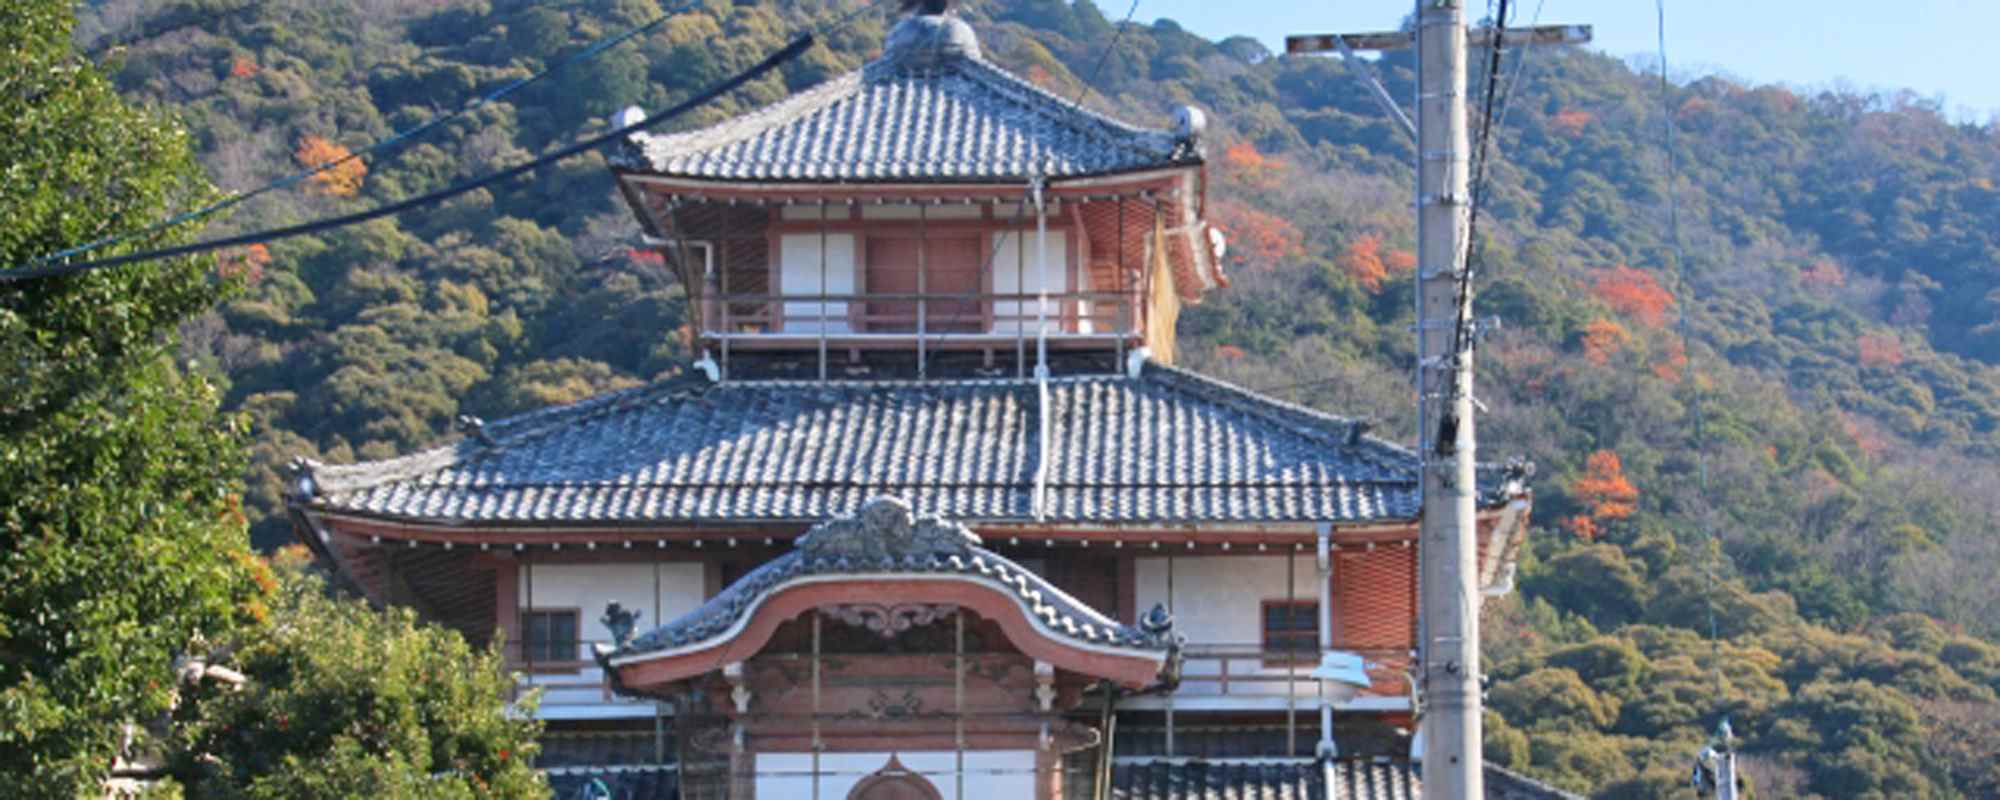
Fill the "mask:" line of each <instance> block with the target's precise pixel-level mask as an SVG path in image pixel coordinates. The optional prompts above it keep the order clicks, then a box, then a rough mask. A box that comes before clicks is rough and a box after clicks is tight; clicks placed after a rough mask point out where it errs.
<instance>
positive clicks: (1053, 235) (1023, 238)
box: [993, 230, 1070, 334]
mask: <svg viewBox="0 0 2000 800" xmlns="http://www.w3.org/2000/svg"><path fill="white" fill-rule="evenodd" d="M995 238H996V240H997V241H996V242H995V245H994V248H993V250H994V255H993V293H994V294H1036V293H1038V292H1044V291H1046V292H1048V293H1050V294H1057V293H1062V292H1067V291H1069V290H1070V289H1069V236H1068V235H1066V234H1065V233H1064V232H1063V231H1059V230H1051V231H1049V232H1048V242H1047V245H1048V253H1047V255H1048V263H1047V267H1046V269H1044V268H1043V266H1042V262H1041V261H1040V259H1039V257H1038V255H1037V252H1036V249H1035V234H1034V233H1033V232H1032V231H1030V232H1026V233H1001V234H995ZM1023 247H1025V248H1027V249H1026V251H1025V252H1024V251H1023V250H1022V248H1023ZM1036 313H1037V312H1036V310H1035V301H1033V300H1027V301H1016V300H995V301H993V314H994V317H995V319H994V320H993V332H994V333H1022V332H1026V333H1029V334H1033V333H1035V332H1036V330H1037V329H1036V323H1035V318H1034V315H1035V314H1036ZM1041 313H1046V314H1047V315H1048V320H1049V332H1050V333H1057V332H1060V331H1061V330H1062V327H1061V326H1062V304H1061V303H1060V302H1057V301H1055V300H1050V301H1048V303H1046V304H1044V309H1043V311H1042V312H1041ZM1014 314H1019V315H1022V317H1023V318H1022V319H1009V318H1008V316H1009V315H1014Z"/></svg>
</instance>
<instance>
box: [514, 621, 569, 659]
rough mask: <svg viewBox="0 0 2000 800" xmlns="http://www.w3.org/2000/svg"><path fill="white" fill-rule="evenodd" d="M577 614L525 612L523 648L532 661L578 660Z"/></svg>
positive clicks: (522, 629)
mask: <svg viewBox="0 0 2000 800" xmlns="http://www.w3.org/2000/svg"><path fill="white" fill-rule="evenodd" d="M576 621H577V613H576V612H575V611H523V612H521V649H522V651H523V652H524V653H526V654H527V660H529V661H536V662H540V661H575V660H576V649H577V647H576V645H577V642H576Z"/></svg>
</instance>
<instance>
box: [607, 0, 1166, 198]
mask: <svg viewBox="0 0 2000 800" xmlns="http://www.w3.org/2000/svg"><path fill="white" fill-rule="evenodd" d="M1199 118H1200V114H1199V113H1198V112H1184V119H1187V120H1189V122H1188V124H1186V125H1184V126H1183V127H1184V128H1185V130H1184V131H1183V132H1181V133H1169V132H1166V131H1158V130H1148V129H1144V128H1138V127H1134V126H1131V125H1127V124H1125V123H1122V122H1119V121H1117V120H1114V119H1111V118H1110V117H1106V116H1104V115H1101V114H1098V113H1096V112H1093V111H1091V110H1089V109H1086V108H1084V107H1083V106H1080V105H1077V104H1076V103H1072V102H1070V101H1068V100H1065V99H1063V98H1060V97H1057V96H1055V95H1053V94H1050V93H1049V92H1046V91H1043V90H1042V89H1040V88H1038V87H1036V86H1035V85H1034V84H1031V83H1029V82H1027V81H1025V80H1022V79H1020V78H1017V77H1015V76H1014V75H1012V74H1009V73H1008V72H1006V71H1004V70H1002V69H1000V68H998V67H995V66H993V65H992V64H990V63H988V62H987V61H986V60H985V59H984V57H982V56H981V54H980V49H979V41H978V39H977V37H975V36H974V35H973V33H972V28H971V26H969V25H967V24H966V23H965V22H964V21H962V20H960V19H958V18H956V17H954V16H950V15H942V16H939V15H927V14H919V15H917V16H913V17H909V18H907V19H904V20H903V21H902V22H900V23H898V24H897V25H896V26H895V28H894V29H892V30H891V31H890V32H889V36H888V39H887V40H886V42H885V43H884V45H883V52H882V57H881V58H879V59H877V60H875V61H873V62H870V63H869V64H868V65H867V66H865V67H863V68H862V69H860V70H856V71H854V72H850V73H847V74H846V75H842V76H840V77H839V78H835V79H833V80H831V81H828V82H826V83H824V84H821V85H819V86H817V87H814V88H812V89H809V90H807V91H804V92H801V93H799V94H796V95H793V96H791V97H789V98H786V99H784V100H782V101H779V102H778V103H777V104H775V105H772V106H769V107H766V108H764V109H762V110H760V111H756V112H753V113H750V114H746V115H743V116H740V117H736V118H734V119H731V120H729V121H726V122H723V123H720V124H717V125H714V126H711V127H708V128H703V129H701V130H696V131H689V132H685V133H677V134H668V135H641V136H637V137H634V139H633V141H634V143H635V146H636V155H637V156H638V158H628V159H627V160H626V162H625V164H626V165H627V166H630V167H635V168H637V169H639V170H641V171H646V172H652V173H656V174H660V175H666V176H673V177H684V178H697V179H709V180H720V181H783V182H789V183H797V182H838V183H853V182H880V181H898V182H900V181H922V182H967V181H972V182H983V183H991V182H1009V183H1011V182H1020V181H1026V180H1028V179H1030V178H1032V177H1035V176H1042V177H1045V178H1051V179H1060V178H1074V177H1081V176H1086V175H1101V174H1107V173H1119V172H1129V171H1133V170H1141V169H1149V168H1155V167H1163V166H1175V165H1183V164H1195V163H1199V162H1200V160H1201V157H1200V154H1199V148H1198V141H1197V139H1198V135H1199V132H1200V131H1199V128H1200V122H1199Z"/></svg>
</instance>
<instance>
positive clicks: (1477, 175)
mask: <svg viewBox="0 0 2000 800" xmlns="http://www.w3.org/2000/svg"><path fill="white" fill-rule="evenodd" d="M1507 2H1508V0H1500V13H1499V14H1497V15H1495V16H1494V18H1493V22H1492V25H1491V26H1490V27H1491V28H1492V29H1493V39H1492V42H1491V43H1490V44H1489V45H1488V50H1489V52H1490V53H1491V56H1490V60H1489V61H1488V63H1487V68H1486V87H1485V89H1484V90H1483V91H1482V99H1481V101H1480V104H1481V106H1482V112H1481V114H1480V123H1479V140H1478V144H1477V145H1476V148H1475V150H1474V151H1473V173H1474V175H1473V179H1472V190H1471V194H1472V197H1471V202H1470V206H1471V208H1470V209H1468V212H1469V219H1467V220H1466V228H1465V239H1464V241H1462V242H1459V243H1458V246H1459V247H1460V248H1463V252H1464V253H1465V260H1464V261H1463V262H1462V264H1463V266H1462V267H1461V268H1460V269H1459V272H1458V275H1457V276H1456V281H1455V283H1456V295H1457V296H1456V298H1455V299H1454V301H1453V303H1452V308H1453V312H1452V325H1451V350H1450V351H1449V357H1448V360H1447V362H1446V365H1448V366H1451V367H1453V368H1454V370H1455V369H1456V367H1457V365H1458V364H1460V363H1462V362H1463V360H1464V359H1465V358H1467V357H1468V356H1469V353H1468V352H1467V351H1468V350H1469V349H1470V348H1471V337H1472V330H1471V328H1472V275H1473V272H1474V271H1475V269H1476V268H1477V267H1479V266H1481V265H1482V263H1483V261H1484V258H1483V256H1482V254H1483V251H1484V249H1483V248H1481V247H1479V245H1478V242H1479V210H1480V208H1481V207H1483V206H1485V204H1486V202H1485V201H1486V188H1487V180H1486V164H1487V161H1488V160H1489V158H1488V150H1489V147H1490V146H1491V143H1492V137H1493V103H1494V99H1495V96H1496V95H1497V94H1498V89H1499V81H1500V57H1501V55H1502V48H1503V46H1504V45H1505V44H1506V41H1507ZM1465 390H1466V386H1465V385H1464V382H1463V381H1458V380H1453V381H1450V386H1449V388H1448V389H1447V390H1446V401H1445V403H1444V404H1443V406H1441V408H1440V417H1439V418H1438V426H1437V433H1436V436H1437V439H1436V441H1433V442H1430V443H1429V444H1428V445H1427V446H1428V447H1430V448H1431V451H1432V452H1436V453H1449V452H1451V448H1453V447H1454V446H1455V442H1456V440H1457V438H1458V426H1459V420H1458V418H1457V417H1456V415H1455V414H1454V413H1453V411H1452V409H1453V408H1455V407H1456V406H1455V403H1456V401H1457V400H1458V398H1459V395H1460V394H1461V393H1463V392H1464V391H1465Z"/></svg>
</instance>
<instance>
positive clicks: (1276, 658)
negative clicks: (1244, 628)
mask: <svg viewBox="0 0 2000 800" xmlns="http://www.w3.org/2000/svg"><path fill="white" fill-rule="evenodd" d="M1279 607H1290V608H1295V609H1308V611H1307V612H1306V615H1305V617H1304V618H1305V619H1307V620H1310V621H1311V623H1312V624H1311V626H1310V627H1308V628H1305V629H1303V630H1287V631H1280V632H1278V633H1277V634H1276V635H1275V636H1274V635H1273V631H1272V630H1271V611H1272V609H1274V608H1279ZM1297 613H1298V612H1296V611H1295V612H1293V614H1294V616H1293V618H1294V619H1295V620H1296V619H1298V616H1297ZM1257 633H1258V637H1259V639H1258V641H1259V643H1260V646H1261V648H1262V650H1263V653H1264V664H1265V665H1266V666H1285V665H1288V664H1318V663H1319V601H1318V600H1265V601H1263V602H1262V603H1261V604H1259V605H1258V606H1257ZM1286 641H1294V642H1296V641H1303V642H1304V643H1305V646H1304V647H1300V646H1298V645H1296V644H1292V645H1286V644H1281V642H1286Z"/></svg>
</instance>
